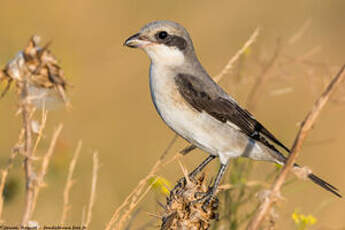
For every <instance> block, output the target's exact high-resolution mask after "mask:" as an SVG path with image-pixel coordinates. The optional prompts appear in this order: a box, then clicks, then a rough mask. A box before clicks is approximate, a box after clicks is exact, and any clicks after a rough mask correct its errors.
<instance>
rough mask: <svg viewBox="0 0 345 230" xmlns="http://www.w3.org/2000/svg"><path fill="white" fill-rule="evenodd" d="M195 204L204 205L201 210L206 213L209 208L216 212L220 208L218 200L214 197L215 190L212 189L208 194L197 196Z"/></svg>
mask: <svg viewBox="0 0 345 230" xmlns="http://www.w3.org/2000/svg"><path fill="white" fill-rule="evenodd" d="M195 198H197V200H195V201H194V202H195V203H202V206H201V208H202V209H203V211H204V212H207V210H208V209H209V208H211V210H215V209H217V208H218V202H219V201H218V198H217V197H216V196H215V195H214V190H213V189H212V188H210V189H209V190H208V191H207V192H206V193H197V194H195Z"/></svg>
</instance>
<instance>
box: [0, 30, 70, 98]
mask: <svg viewBox="0 0 345 230" xmlns="http://www.w3.org/2000/svg"><path fill="white" fill-rule="evenodd" d="M39 42H40V37H39V36H37V35H35V36H33V37H32V38H31V39H30V41H29V43H28V45H27V46H26V48H24V50H23V51H21V52H19V53H18V54H17V56H16V57H15V58H14V59H12V60H11V61H10V62H9V63H8V64H7V65H6V66H5V68H4V69H3V71H2V72H3V76H2V78H1V79H0V80H1V81H4V80H7V81H8V82H10V83H11V82H15V83H16V86H17V89H19V88H20V85H21V83H22V82H23V80H26V81H27V83H28V84H29V89H30V92H29V94H30V97H32V98H31V99H37V100H38V101H42V99H44V97H48V96H53V95H54V93H55V94H58V95H59V96H60V97H61V98H62V99H63V100H64V102H65V103H68V102H67V97H66V95H65V90H66V85H67V83H66V80H65V76H64V72H63V71H62V69H61V67H60V66H59V64H58V61H57V59H56V58H55V57H54V56H53V55H52V53H51V52H50V50H49V49H48V46H49V44H46V45H45V46H44V47H40V46H39ZM19 91H20V89H19ZM40 91H42V92H44V93H42V92H40ZM53 91H54V93H53ZM38 92H39V93H38ZM37 93H38V94H37ZM35 97H37V98H35ZM48 101H49V99H48Z"/></svg>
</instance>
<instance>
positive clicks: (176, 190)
mask: <svg viewBox="0 0 345 230" xmlns="http://www.w3.org/2000/svg"><path fill="white" fill-rule="evenodd" d="M186 183H187V180H186V178H185V177H182V178H180V179H179V180H178V181H177V183H176V185H175V187H174V188H173V189H171V190H170V198H171V197H172V196H174V195H176V194H179V192H180V191H182V190H181V188H183V187H184V186H185V185H186Z"/></svg>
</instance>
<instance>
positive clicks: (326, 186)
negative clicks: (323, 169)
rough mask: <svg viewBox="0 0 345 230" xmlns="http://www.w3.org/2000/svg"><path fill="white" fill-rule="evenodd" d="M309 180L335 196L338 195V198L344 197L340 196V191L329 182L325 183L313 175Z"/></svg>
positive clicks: (310, 175)
mask: <svg viewBox="0 0 345 230" xmlns="http://www.w3.org/2000/svg"><path fill="white" fill-rule="evenodd" d="M308 178H309V179H310V180H311V181H312V182H314V183H315V184H317V185H319V186H321V187H322V188H324V189H326V190H327V191H329V192H331V193H333V194H334V195H336V196H337V197H340V198H341V197H342V195H340V194H339V190H338V189H337V188H336V187H334V186H333V185H331V184H329V183H328V182H326V181H324V180H323V179H321V178H320V177H318V176H316V175H315V174H313V173H310V174H309V175H308Z"/></svg>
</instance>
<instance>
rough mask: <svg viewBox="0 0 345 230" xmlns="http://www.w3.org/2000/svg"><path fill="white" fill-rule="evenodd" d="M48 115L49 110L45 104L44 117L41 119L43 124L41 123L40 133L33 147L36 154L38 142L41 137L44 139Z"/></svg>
mask: <svg viewBox="0 0 345 230" xmlns="http://www.w3.org/2000/svg"><path fill="white" fill-rule="evenodd" d="M47 117H48V110H46V109H45V106H43V109H42V119H41V124H40V129H39V131H38V135H37V138H36V141H35V145H34V147H33V150H32V152H33V154H34V155H35V153H36V150H37V147H38V144H39V143H40V141H41V139H42V136H43V130H44V128H45V126H46V123H47Z"/></svg>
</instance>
